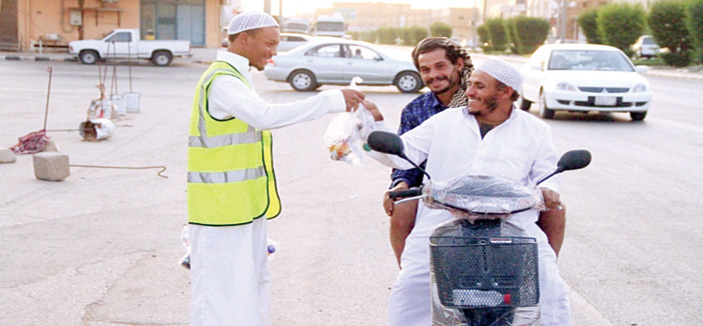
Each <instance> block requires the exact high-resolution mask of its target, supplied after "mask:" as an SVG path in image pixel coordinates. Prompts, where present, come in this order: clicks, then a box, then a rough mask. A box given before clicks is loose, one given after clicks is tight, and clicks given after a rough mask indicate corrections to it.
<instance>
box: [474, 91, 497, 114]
mask: <svg viewBox="0 0 703 326" xmlns="http://www.w3.org/2000/svg"><path fill="white" fill-rule="evenodd" d="M472 102H477V103H480V102H483V104H485V105H486V108H488V110H486V111H482V110H481V109H478V110H475V111H472V110H471V109H469V113H471V114H473V115H475V116H477V117H485V116H487V115H489V114H491V113H493V111H495V110H496V109H497V108H498V96H496V95H493V96H491V97H489V98H487V99H485V100H484V99H480V98H479V99H469V108H471V103H472Z"/></svg>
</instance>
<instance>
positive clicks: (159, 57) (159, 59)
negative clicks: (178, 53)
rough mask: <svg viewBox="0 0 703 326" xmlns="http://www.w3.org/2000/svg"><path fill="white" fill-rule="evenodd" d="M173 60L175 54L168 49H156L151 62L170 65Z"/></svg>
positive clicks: (162, 65)
mask: <svg viewBox="0 0 703 326" xmlns="http://www.w3.org/2000/svg"><path fill="white" fill-rule="evenodd" d="M171 60H173V55H171V52H168V51H156V53H154V55H152V56H151V62H152V63H153V64H155V65H157V66H159V67H164V66H168V65H169V64H171Z"/></svg>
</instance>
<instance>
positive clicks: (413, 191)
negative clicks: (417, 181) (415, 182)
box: [388, 188, 422, 199]
mask: <svg viewBox="0 0 703 326" xmlns="http://www.w3.org/2000/svg"><path fill="white" fill-rule="evenodd" d="M420 195H422V188H410V189H408V190H398V191H390V192H388V197H390V198H391V199H394V198H408V197H416V196H420Z"/></svg>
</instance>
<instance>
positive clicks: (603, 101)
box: [596, 96, 617, 106]
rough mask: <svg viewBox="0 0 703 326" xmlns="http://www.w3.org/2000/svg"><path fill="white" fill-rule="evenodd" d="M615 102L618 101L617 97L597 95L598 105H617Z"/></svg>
mask: <svg viewBox="0 0 703 326" xmlns="http://www.w3.org/2000/svg"><path fill="white" fill-rule="evenodd" d="M615 103H617V98H616V97H610V96H596V105H598V106H615Z"/></svg>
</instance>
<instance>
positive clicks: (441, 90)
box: [425, 75, 459, 94]
mask: <svg viewBox="0 0 703 326" xmlns="http://www.w3.org/2000/svg"><path fill="white" fill-rule="evenodd" d="M455 77H456V78H455ZM444 80H446V81H447V82H448V84H447V86H444V87H442V88H438V89H436V90H435V89H432V88H431V87H430V90H431V91H432V93H435V94H444V93H446V92H448V91H450V90H451V89H453V88H454V87H455V86H457V85H458V84H459V82H458V81H459V77H458V76H454V75H452V76H449V77H448V76H440V77H436V78H430V79H428V80H427V81H426V82H425V84H427V85H430V84H432V83H434V82H436V81H444ZM428 87H429V86H428Z"/></svg>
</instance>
